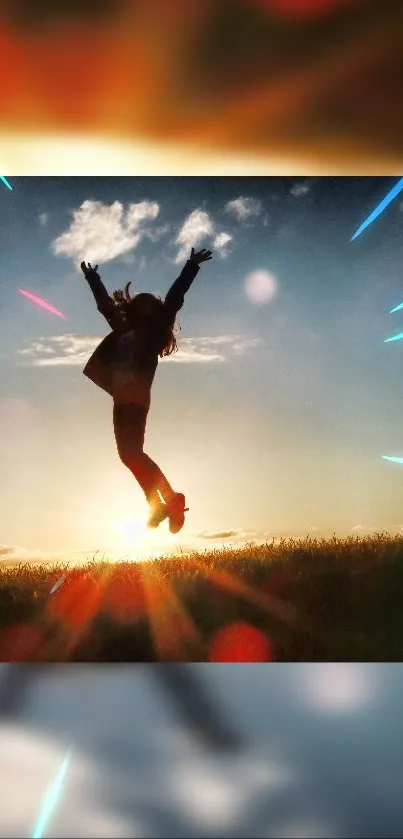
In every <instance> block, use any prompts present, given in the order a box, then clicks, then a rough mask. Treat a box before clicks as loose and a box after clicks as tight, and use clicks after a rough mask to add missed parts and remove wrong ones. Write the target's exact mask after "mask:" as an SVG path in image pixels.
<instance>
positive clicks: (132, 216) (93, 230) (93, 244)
mask: <svg viewBox="0 0 403 839" xmlns="http://www.w3.org/2000/svg"><path fill="white" fill-rule="evenodd" d="M159 212H160V207H159V204H157V202H155V201H140V202H138V203H137V204H128V205H127V207H125V206H124V205H123V204H122V203H121V202H120V201H114V202H113V204H103V203H102V201H89V200H88V201H84V202H83V204H82V205H81V207H79V209H78V210H74V211H73V214H72V215H73V218H72V221H71V224H70V226H69V228H68V229H67V230H66V231H64V232H63V233H61V234H60V236H58V237H57V238H56V239H55V240H54V241H53V242H52V243H51V249H52V251H53V253H54V254H55V255H56V256H65V257H70V258H71V259H74V260H75V261H76V262H77V263H79V262H81V261H82V260H83V259H85V260H88V261H89V262H100V263H101V262H108V261H110V260H112V259H115V258H116V257H118V256H121V255H123V254H127V253H128V252H129V251H131V250H133V249H134V248H136V247H137V245H138V244H139V242H140V241H141V239H142V237H143V236H145V235H148V236H149V237H151V236H152V235H157V236H158V235H162V234H161V230H162V228H159V231H160V233H159V234H158V233H157V232H156V231H154V232H152V231H150V229H149V228H147V227H146V226H145V224H146V222H150V221H155V219H156V218H157V216H158V214H159ZM157 230H158V228H157ZM164 232H165V229H164Z"/></svg>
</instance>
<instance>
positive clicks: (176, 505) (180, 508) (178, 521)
mask: <svg viewBox="0 0 403 839" xmlns="http://www.w3.org/2000/svg"><path fill="white" fill-rule="evenodd" d="M185 503H186V502H185V496H184V495H183V492H175V493H174V494H173V496H172V498H171V500H170V501H168V503H167V505H166V508H167V510H168V516H169V529H170V531H171V533H179V531H180V530H182V527H183V525H184V524H185V513H186V512H187V511H188V509H189V507H185Z"/></svg>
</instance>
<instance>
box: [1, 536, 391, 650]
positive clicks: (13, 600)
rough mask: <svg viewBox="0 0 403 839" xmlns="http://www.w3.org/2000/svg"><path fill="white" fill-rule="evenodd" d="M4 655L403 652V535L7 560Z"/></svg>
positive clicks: (3, 582)
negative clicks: (137, 555) (141, 557)
mask: <svg viewBox="0 0 403 839" xmlns="http://www.w3.org/2000/svg"><path fill="white" fill-rule="evenodd" d="M63 574H66V578H65V579H64V581H63V583H62V584H61V585H60V586H59V588H58V589H57V590H56V591H55V592H54V593H53V594H50V590H51V589H52V587H53V586H54V584H55V583H56V581H57V580H58V579H59V578H60V577H61V576H62V575H63ZM0 660H1V661H86V662H90V661H120V662H122V661H141V662H154V661H268V660H274V661H290V662H291V661H402V660H403V538H395V537H392V536H389V535H388V534H387V533H380V534H377V535H375V536H372V537H369V538H364V539H358V538H349V539H346V540H342V539H337V538H335V537H334V538H333V539H330V540H327V541H325V540H313V539H306V540H304V541H298V540H295V541H294V540H284V541H281V542H280V543H277V544H274V543H273V544H266V545H263V546H258V547H256V546H248V547H244V548H242V549H239V550H236V551H234V550H229V549H222V550H220V551H217V550H216V551H213V552H206V553H203V554H189V555H187V554H186V555H185V554H180V555H178V556H176V557H172V558H164V559H159V560H150V561H145V562H122V563H119V564H112V563H108V562H106V561H101V562H98V561H95V560H93V561H91V562H89V563H88V565H86V566H85V567H81V568H69V569H68V568H62V567H57V568H56V567H55V566H49V565H47V564H43V565H26V566H18V567H14V568H7V567H3V568H1V569H0Z"/></svg>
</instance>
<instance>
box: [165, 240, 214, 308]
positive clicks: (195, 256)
mask: <svg viewBox="0 0 403 839" xmlns="http://www.w3.org/2000/svg"><path fill="white" fill-rule="evenodd" d="M212 258H213V255H212V253H211V251H207V250H206V249H205V248H203V250H201V251H198V252H197V253H196V252H195V250H194V248H192V252H191V254H190V258H189V259H188V261H187V262H186V264H185V266H184V268H182V271H181V273H180V274H179V277H178V278H177V279H176V280H175V282H174V283H173V285H171V288H170V289H169V291H168V294H167V296H166V298H165V308H166V310H167V311H168V313H169V316H170V317H171V318H172V320H175V317H176V314H177V312H179V309H181V308H182V306H183V304H184V301H185V294H186V292H187V291H189V289H190V286H191V285H192V282H193V280H194V278H195V277H196V275H197V274H198V272H199V269H200V263H201V262H207V261H208V260H209V259H212Z"/></svg>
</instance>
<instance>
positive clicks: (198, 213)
mask: <svg viewBox="0 0 403 839" xmlns="http://www.w3.org/2000/svg"><path fill="white" fill-rule="evenodd" d="M213 235H214V223H213V220H212V219H211V217H210V216H209V214H208V213H206V212H205V211H204V210H200V209H199V210H193V211H192V212H191V213H190V215H189V216H188V217H187V219H185V221H184V223H183V225H182V227H181V228H180V230H179V233H178V235H177V237H176V239H175V244H176V245H179V251H178V253H177V255H176V259H175V262H182V261H183V260H184V259H186V258H187V257H188V256H189V254H190V251H191V248H193V247H196V246H197V245H201V243H202V242H203V241H204V240H205V239H206V238H207V237H212V236H213Z"/></svg>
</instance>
